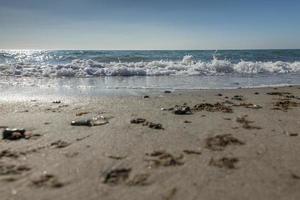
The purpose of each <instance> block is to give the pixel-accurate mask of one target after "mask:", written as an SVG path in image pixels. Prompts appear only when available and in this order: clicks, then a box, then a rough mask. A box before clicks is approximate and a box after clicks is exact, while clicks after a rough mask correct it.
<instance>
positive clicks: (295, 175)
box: [291, 173, 300, 180]
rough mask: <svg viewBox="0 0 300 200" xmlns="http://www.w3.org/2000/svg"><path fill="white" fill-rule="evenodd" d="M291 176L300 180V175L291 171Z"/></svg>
mask: <svg viewBox="0 0 300 200" xmlns="http://www.w3.org/2000/svg"><path fill="white" fill-rule="evenodd" d="M291 177H292V178H293V179H297V180H300V176H299V175H298V174H295V173H291Z"/></svg>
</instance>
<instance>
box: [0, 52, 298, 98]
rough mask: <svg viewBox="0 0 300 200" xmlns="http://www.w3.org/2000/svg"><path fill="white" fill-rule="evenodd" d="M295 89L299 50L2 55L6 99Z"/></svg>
mask: <svg viewBox="0 0 300 200" xmlns="http://www.w3.org/2000/svg"><path fill="white" fill-rule="evenodd" d="M294 84H300V50H215V51H213V50H199V51H198V50H193V51H183V50H178V51H94V50H93V51H86V50H59V51H50V50H0V92H1V93H2V97H3V96H4V97H6V96H9V95H12V94H14V95H17V94H19V95H25V94H27V95H28V96H30V95H37V94H41V95H46V94H49V95H50V94H59V95H75V96H76V95H90V96H98V95H113V94H133V95H134V94H136V93H137V92H140V91H142V92H147V91H150V90H151V91H160V90H166V89H168V90H177V89H184V90H189V89H229V88H239V87H242V88H249V87H250V88H251V87H265V86H281V85H294Z"/></svg>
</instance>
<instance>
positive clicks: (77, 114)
mask: <svg viewBox="0 0 300 200" xmlns="http://www.w3.org/2000/svg"><path fill="white" fill-rule="evenodd" d="M89 113H90V112H85V111H84V112H79V113H76V116H82V115H86V114H89Z"/></svg>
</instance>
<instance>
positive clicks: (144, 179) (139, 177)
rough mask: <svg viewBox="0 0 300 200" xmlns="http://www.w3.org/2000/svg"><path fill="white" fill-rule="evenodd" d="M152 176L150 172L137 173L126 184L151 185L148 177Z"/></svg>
mask: <svg viewBox="0 0 300 200" xmlns="http://www.w3.org/2000/svg"><path fill="white" fill-rule="evenodd" d="M149 177H150V174H146V173H143V174H136V175H134V176H133V177H132V178H131V179H129V180H128V181H127V182H126V185H128V186H145V185H149V182H148V178H149Z"/></svg>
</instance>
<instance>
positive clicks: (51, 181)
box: [31, 173, 65, 188]
mask: <svg viewBox="0 0 300 200" xmlns="http://www.w3.org/2000/svg"><path fill="white" fill-rule="evenodd" d="M31 184H32V185H33V186H35V187H51V188H60V187H63V186H64V185H65V184H64V183H63V182H61V181H59V179H58V178H57V177H56V176H55V175H53V174H48V173H44V174H42V175H41V176H40V177H38V178H37V179H34V180H32V181H31Z"/></svg>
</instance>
